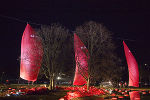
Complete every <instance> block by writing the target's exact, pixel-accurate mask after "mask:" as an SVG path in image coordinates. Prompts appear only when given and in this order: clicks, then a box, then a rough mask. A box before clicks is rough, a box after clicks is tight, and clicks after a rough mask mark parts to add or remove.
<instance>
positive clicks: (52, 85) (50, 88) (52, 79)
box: [48, 77, 54, 90]
mask: <svg viewBox="0 0 150 100" xmlns="http://www.w3.org/2000/svg"><path fill="white" fill-rule="evenodd" d="M49 80H50V81H49V86H48V89H49V90H53V89H54V77H51V78H50V79H49Z"/></svg>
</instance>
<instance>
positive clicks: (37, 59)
mask: <svg viewBox="0 0 150 100" xmlns="http://www.w3.org/2000/svg"><path fill="white" fill-rule="evenodd" d="M42 55H43V51H42V44H41V41H40V38H39V37H38V36H37V35H36V33H35V31H34V30H33V29H32V27H31V26H30V25H29V24H27V26H26V28H25V30H24V33H23V36H22V41H21V64H20V77H21V78H22V79H25V80H28V81H36V80H37V76H38V73H39V69H40V66H41V62H42Z"/></svg>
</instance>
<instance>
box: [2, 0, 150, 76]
mask: <svg viewBox="0 0 150 100" xmlns="http://www.w3.org/2000/svg"><path fill="white" fill-rule="evenodd" d="M27 1H28V2H27ZM141 1H142V0H141ZM6 16H8V17H10V18H7V17H6ZM14 18H18V19H20V20H22V21H24V22H21V21H18V20H15V19H14ZM90 20H93V21H97V22H100V23H103V24H104V25H105V26H106V27H107V28H108V29H109V30H110V31H112V32H113V33H114V40H115V42H116V44H117V48H118V50H117V52H118V54H119V56H120V57H122V58H125V57H124V54H123V52H124V51H123V46H122V40H123V39H129V41H128V40H125V42H126V44H127V45H128V47H129V49H130V50H131V52H132V53H133V54H134V56H135V57H136V59H137V61H138V63H139V64H144V63H147V64H150V62H149V60H150V58H149V57H150V52H149V51H150V46H149V43H150V38H149V36H150V35H149V34H150V7H149V4H148V3H147V2H138V1H136V0H135V1H133V0H103V1H101V0H76V1H75V0H74V1H72V0H39V1H37V0H35V1H32V0H18V1H14V0H10V1H9V2H8V1H6V0H5V1H3V2H1V4H0V35H1V38H0V45H1V49H0V50H1V52H0V55H1V57H0V75H1V73H2V72H5V73H6V74H7V75H8V76H13V77H18V76H19V68H20V66H19V61H18V60H17V58H18V57H19V56H20V47H21V46H20V45H21V36H22V34H23V31H24V29H25V26H26V22H27V21H28V22H29V24H30V23H37V24H38V23H39V24H46V25H50V24H51V23H56V22H59V23H61V24H62V25H64V26H66V27H67V28H69V29H70V30H72V31H73V30H74V29H75V27H76V26H77V25H80V24H82V23H84V22H86V21H90ZM31 26H32V27H33V28H38V27H39V25H35V24H31ZM118 38H121V40H120V39H118ZM131 40H133V41H131Z"/></svg>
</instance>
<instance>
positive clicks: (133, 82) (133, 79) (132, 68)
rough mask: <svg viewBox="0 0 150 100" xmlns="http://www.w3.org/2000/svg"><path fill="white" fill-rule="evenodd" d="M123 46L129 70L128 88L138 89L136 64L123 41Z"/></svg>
mask: <svg viewBox="0 0 150 100" xmlns="http://www.w3.org/2000/svg"><path fill="white" fill-rule="evenodd" d="M123 45H124V51H125V56H126V60H127V64H128V70H129V86H134V87H139V71H138V64H137V62H136V60H135V58H134V56H133V55H132V53H131V51H130V50H129V48H128V47H127V45H126V44H125V42H124V41H123Z"/></svg>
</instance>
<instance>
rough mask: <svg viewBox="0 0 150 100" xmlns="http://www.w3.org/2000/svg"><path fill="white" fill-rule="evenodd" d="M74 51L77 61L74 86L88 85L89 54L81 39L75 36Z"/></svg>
mask: <svg viewBox="0 0 150 100" xmlns="http://www.w3.org/2000/svg"><path fill="white" fill-rule="evenodd" d="M74 51H75V60H76V71H75V77H74V82H73V85H84V84H86V83H87V82H86V78H87V77H88V62H87V61H88V58H89V53H88V50H87V48H86V47H85V46H84V44H83V43H82V41H81V40H80V39H79V37H78V36H77V35H76V34H74Z"/></svg>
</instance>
